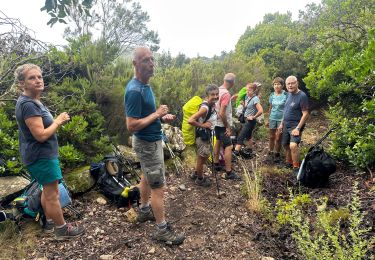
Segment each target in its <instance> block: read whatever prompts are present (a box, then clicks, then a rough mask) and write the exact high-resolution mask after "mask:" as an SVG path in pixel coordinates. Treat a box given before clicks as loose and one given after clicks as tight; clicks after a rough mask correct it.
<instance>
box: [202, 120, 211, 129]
mask: <svg viewBox="0 0 375 260" xmlns="http://www.w3.org/2000/svg"><path fill="white" fill-rule="evenodd" d="M211 126H212V124H211V122H208V121H207V122H205V123H203V124H202V126H201V127H202V128H208V129H210V128H211Z"/></svg>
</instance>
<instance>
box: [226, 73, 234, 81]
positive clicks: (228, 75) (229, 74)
mask: <svg viewBox="0 0 375 260" xmlns="http://www.w3.org/2000/svg"><path fill="white" fill-rule="evenodd" d="M235 79H236V75H234V73H231V72H230V73H227V74H225V76H224V81H230V82H234V80H235Z"/></svg>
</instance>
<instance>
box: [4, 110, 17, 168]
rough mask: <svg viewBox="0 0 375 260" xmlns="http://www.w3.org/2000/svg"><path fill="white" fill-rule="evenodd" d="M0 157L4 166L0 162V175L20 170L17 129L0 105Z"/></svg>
mask: <svg viewBox="0 0 375 260" xmlns="http://www.w3.org/2000/svg"><path fill="white" fill-rule="evenodd" d="M0 147H1V156H0V159H2V160H4V164H5V165H4V166H2V165H1V164H0V175H2V174H5V173H6V174H17V173H19V172H20V171H21V170H22V164H21V162H20V157H19V154H18V131H17V125H16V123H15V121H11V120H9V117H8V115H7V114H6V112H5V111H4V109H2V108H1V107H0Z"/></svg>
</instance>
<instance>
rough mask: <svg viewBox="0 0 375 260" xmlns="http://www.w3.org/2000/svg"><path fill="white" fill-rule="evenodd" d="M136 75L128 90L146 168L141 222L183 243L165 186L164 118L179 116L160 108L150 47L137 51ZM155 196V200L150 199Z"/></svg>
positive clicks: (128, 111) (161, 237)
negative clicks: (169, 217) (170, 218)
mask: <svg viewBox="0 0 375 260" xmlns="http://www.w3.org/2000/svg"><path fill="white" fill-rule="evenodd" d="M133 66H134V69H135V77H134V78H133V79H132V80H130V81H129V83H128V84H127V86H126V92H125V97H124V101H125V115H126V125H127V128H128V130H129V131H130V132H133V133H134V135H133V148H134V151H135V152H136V154H137V157H138V159H139V161H140V162H141V167H142V171H143V176H142V178H141V183H140V186H139V188H140V192H141V205H140V209H139V213H138V217H137V220H138V222H146V221H148V220H153V221H155V220H156V226H157V227H156V232H155V234H154V235H153V239H155V240H158V241H161V242H164V243H166V244H175V245H178V244H181V243H182V242H183V241H184V239H185V236H184V235H183V234H181V233H177V232H175V231H174V230H172V229H171V227H170V225H169V223H167V222H166V220H165V210H164V187H165V183H166V181H165V167H164V154H163V146H162V135H161V134H162V133H161V121H163V122H166V123H169V122H172V121H173V120H174V119H175V116H174V115H171V114H168V110H169V109H168V106H166V105H161V106H159V108H158V109H156V105H155V97H154V94H153V92H152V88H151V86H150V85H149V84H148V82H149V80H150V78H151V77H152V76H153V74H154V57H153V54H152V52H151V51H150V49H149V48H147V47H138V48H136V49H135V51H134V56H133ZM150 195H151V201H150Z"/></svg>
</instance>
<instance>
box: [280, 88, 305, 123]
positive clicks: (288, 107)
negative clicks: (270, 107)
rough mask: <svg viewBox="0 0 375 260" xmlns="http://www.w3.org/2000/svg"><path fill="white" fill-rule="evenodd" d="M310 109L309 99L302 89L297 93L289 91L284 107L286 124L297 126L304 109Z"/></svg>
mask: <svg viewBox="0 0 375 260" xmlns="http://www.w3.org/2000/svg"><path fill="white" fill-rule="evenodd" d="M308 109H309V100H308V98H307V96H306V94H305V92H303V91H302V90H300V91H298V93H296V94H291V93H288V98H287V100H286V102H285V109H284V119H283V121H284V124H285V126H286V127H296V126H297V125H298V123H299V121H300V120H301V117H302V111H306V110H308Z"/></svg>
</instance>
